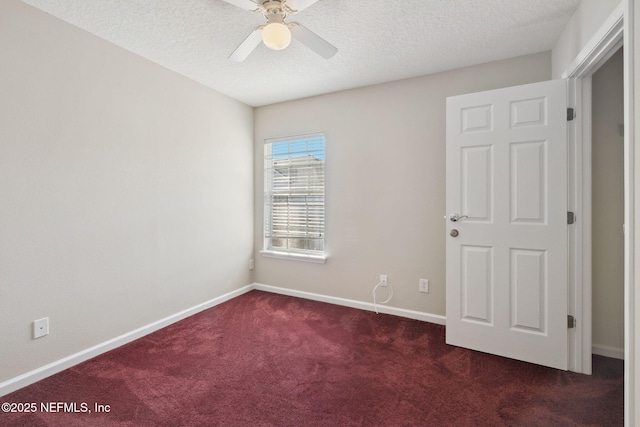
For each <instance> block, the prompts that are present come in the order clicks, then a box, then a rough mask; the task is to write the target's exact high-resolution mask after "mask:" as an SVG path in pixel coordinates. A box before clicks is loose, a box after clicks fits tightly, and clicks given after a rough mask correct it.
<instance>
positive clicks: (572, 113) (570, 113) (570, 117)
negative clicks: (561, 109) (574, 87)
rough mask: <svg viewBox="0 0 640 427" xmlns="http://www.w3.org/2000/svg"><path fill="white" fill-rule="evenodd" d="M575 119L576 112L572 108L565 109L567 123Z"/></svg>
mask: <svg viewBox="0 0 640 427" xmlns="http://www.w3.org/2000/svg"><path fill="white" fill-rule="evenodd" d="M575 118H576V111H575V110H574V109H573V108H567V121H568V122H570V121H571V120H573V119H575Z"/></svg>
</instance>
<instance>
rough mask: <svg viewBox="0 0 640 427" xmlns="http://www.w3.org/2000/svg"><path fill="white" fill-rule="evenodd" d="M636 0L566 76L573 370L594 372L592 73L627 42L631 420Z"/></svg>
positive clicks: (627, 1)
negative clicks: (572, 217) (571, 114)
mask: <svg viewBox="0 0 640 427" xmlns="http://www.w3.org/2000/svg"><path fill="white" fill-rule="evenodd" d="M632 17H633V0H622V1H621V2H620V4H619V5H618V6H617V7H616V9H615V10H614V11H613V12H612V14H611V15H610V16H609V17H608V18H607V20H606V21H605V22H604V24H603V25H602V26H601V27H600V29H599V30H598V32H597V33H596V34H595V35H594V36H593V37H592V39H591V40H590V41H589V43H587V45H586V46H585V47H584V49H583V50H582V51H581V52H580V53H579V54H578V56H577V57H576V58H575V59H574V61H573V62H572V63H571V64H570V65H569V67H568V68H567V70H566V71H565V72H564V73H563V74H562V78H566V79H568V81H569V87H568V94H569V99H568V103H569V104H568V105H570V106H574V108H576V112H577V114H576V119H575V120H574V121H573V123H572V125H570V126H569V135H568V141H569V154H570V164H569V177H568V179H569V192H570V195H569V203H568V205H569V209H574V210H575V212H576V213H577V214H578V215H579V216H578V221H577V222H576V224H575V227H571V228H570V230H571V231H570V233H569V247H570V256H569V314H572V313H573V314H574V315H575V316H576V318H577V319H578V323H577V327H576V328H575V329H574V330H573V331H571V332H570V334H569V369H570V370H572V371H575V372H581V373H585V374H591V354H592V337H591V322H592V311H591V310H592V298H591V292H592V283H591V280H592V277H591V267H592V260H591V243H592V241H591V202H592V200H591V190H592V181H591V178H592V176H591V172H592V171H591V124H592V120H591V119H592V118H591V76H592V75H593V73H595V71H597V69H598V68H599V67H600V66H601V65H602V64H603V63H604V62H606V61H607V60H608V59H609V58H610V57H611V56H612V55H613V54H614V53H615V52H616V51H617V50H618V49H619V48H620V47H621V46H622V48H623V49H624V66H623V73H624V77H623V79H624V203H625V206H624V221H625V236H624V252H625V255H624V258H625V259H624V265H625V266H624V269H625V271H624V277H625V278H624V288H625V301H624V306H625V307H624V311H625V315H624V319H625V350H624V351H625V355H624V358H625V374H624V387H625V405H624V406H625V424H626V425H633V421H634V420H635V408H634V403H635V364H634V362H635V359H634V357H635V341H634V329H635V328H634V326H635V315H634V314H635V311H634V308H635V307H634V298H635V295H634V278H635V271H634V245H635V238H634V233H635V225H634V218H635V209H634V201H635V197H634V191H635V185H634V175H635V174H634V167H635V162H634V153H635V147H634V137H635V135H634V126H633V124H634V122H633V120H634V114H633V101H634V100H633V87H634V86H633V85H634V77H633V61H634V56H633V50H634V49H633V40H632V39H633V18H632Z"/></svg>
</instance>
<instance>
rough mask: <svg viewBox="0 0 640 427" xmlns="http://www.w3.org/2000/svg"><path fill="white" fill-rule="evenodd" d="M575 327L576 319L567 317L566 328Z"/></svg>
mask: <svg viewBox="0 0 640 427" xmlns="http://www.w3.org/2000/svg"><path fill="white" fill-rule="evenodd" d="M575 327H576V318H575V317H573V316H572V315H568V316H567V328H569V329H573V328H575Z"/></svg>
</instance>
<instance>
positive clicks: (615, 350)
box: [591, 344, 624, 360]
mask: <svg viewBox="0 0 640 427" xmlns="http://www.w3.org/2000/svg"><path fill="white" fill-rule="evenodd" d="M591 352H592V353H593V354H597V355H598V356H604V357H612V358H614V359H620V360H624V348H619V347H612V346H610V345H598V344H594V345H593V346H592V347H591Z"/></svg>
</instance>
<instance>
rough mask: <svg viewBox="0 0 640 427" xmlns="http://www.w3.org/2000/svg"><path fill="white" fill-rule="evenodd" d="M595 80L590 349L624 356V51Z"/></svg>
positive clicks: (599, 352) (621, 357)
mask: <svg viewBox="0 0 640 427" xmlns="http://www.w3.org/2000/svg"><path fill="white" fill-rule="evenodd" d="M591 83H592V92H591V94H592V120H591V123H592V127H591V165H592V166H591V167H592V169H591V172H592V192H591V205H592V211H591V212H592V224H591V227H592V228H591V234H592V270H591V272H592V273H591V277H592V349H593V354H596V355H600V356H606V357H613V358H616V359H624V228H623V227H624V79H623V49H621V48H620V49H618V50H617V52H615V53H614V54H613V56H611V58H609V59H608V60H607V61H606V62H605V63H604V64H603V65H601V66H600V67H599V68H598V69H597V71H596V72H594V73H593V76H592V78H591Z"/></svg>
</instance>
